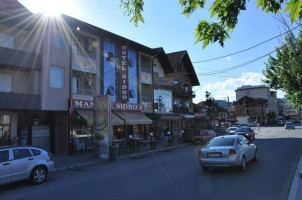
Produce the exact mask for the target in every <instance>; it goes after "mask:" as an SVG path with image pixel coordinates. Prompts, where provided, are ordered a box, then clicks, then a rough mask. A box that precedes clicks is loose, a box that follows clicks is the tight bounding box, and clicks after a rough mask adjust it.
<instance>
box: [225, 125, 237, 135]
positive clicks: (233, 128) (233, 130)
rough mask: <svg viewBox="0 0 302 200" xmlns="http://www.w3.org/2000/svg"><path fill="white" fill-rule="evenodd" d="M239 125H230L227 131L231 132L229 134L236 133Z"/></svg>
mask: <svg viewBox="0 0 302 200" xmlns="http://www.w3.org/2000/svg"><path fill="white" fill-rule="evenodd" d="M238 129H239V128H238V127H229V128H228V129H227V132H228V133H229V134H235V133H236V132H237V131H238Z"/></svg>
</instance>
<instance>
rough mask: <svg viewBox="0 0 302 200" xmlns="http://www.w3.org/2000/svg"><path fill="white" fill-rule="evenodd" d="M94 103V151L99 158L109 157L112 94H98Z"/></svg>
mask: <svg viewBox="0 0 302 200" xmlns="http://www.w3.org/2000/svg"><path fill="white" fill-rule="evenodd" d="M94 105H95V106H94V125H95V142H94V153H95V156H96V157H98V158H103V159H108V158H109V144H110V137H111V136H110V135H111V134H110V127H111V111H110V106H109V105H110V96H97V97H96V98H95V99H94Z"/></svg>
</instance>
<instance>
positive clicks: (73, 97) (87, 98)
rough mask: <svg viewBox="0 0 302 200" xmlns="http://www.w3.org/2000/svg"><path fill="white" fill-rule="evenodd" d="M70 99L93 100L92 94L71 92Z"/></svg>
mask: <svg viewBox="0 0 302 200" xmlns="http://www.w3.org/2000/svg"><path fill="white" fill-rule="evenodd" d="M72 99H75V100H84V101H93V96H92V95H82V94H73V95H72Z"/></svg>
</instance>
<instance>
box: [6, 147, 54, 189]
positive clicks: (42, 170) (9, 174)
mask: <svg viewBox="0 0 302 200" xmlns="http://www.w3.org/2000/svg"><path fill="white" fill-rule="evenodd" d="M51 158H52V157H51V154H50V153H48V152H46V151H44V150H43V149H40V148H37V147H32V146H6V147H5V146H2V147H0V185H2V184H6V183H11V182H15V181H20V180H26V179H30V180H31V181H32V182H33V183H34V184H40V183H43V182H44V181H45V180H46V178H47V175H48V172H51V171H54V162H53V161H51Z"/></svg>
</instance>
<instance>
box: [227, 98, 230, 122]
mask: <svg viewBox="0 0 302 200" xmlns="http://www.w3.org/2000/svg"><path fill="white" fill-rule="evenodd" d="M227 99H228V113H227V115H228V116H227V119H228V126H230V121H229V116H230V98H229V97H227Z"/></svg>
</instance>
